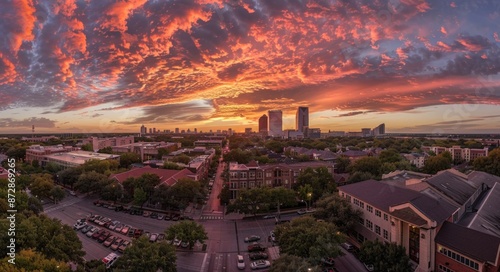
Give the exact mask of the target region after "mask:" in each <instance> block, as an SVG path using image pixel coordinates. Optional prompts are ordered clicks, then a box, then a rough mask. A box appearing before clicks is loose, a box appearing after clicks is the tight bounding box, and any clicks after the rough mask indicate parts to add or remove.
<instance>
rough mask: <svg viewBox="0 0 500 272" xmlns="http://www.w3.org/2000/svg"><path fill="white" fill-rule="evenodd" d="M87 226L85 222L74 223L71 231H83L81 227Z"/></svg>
mask: <svg viewBox="0 0 500 272" xmlns="http://www.w3.org/2000/svg"><path fill="white" fill-rule="evenodd" d="M85 226H87V223H86V222H81V221H80V222H76V223H75V224H74V225H73V229H75V230H81V229H83V227H85Z"/></svg>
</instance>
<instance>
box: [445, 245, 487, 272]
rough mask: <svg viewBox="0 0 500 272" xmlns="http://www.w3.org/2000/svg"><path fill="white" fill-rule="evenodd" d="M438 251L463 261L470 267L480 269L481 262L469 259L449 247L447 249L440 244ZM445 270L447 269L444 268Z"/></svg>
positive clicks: (460, 261)
mask: <svg viewBox="0 0 500 272" xmlns="http://www.w3.org/2000/svg"><path fill="white" fill-rule="evenodd" d="M438 252H439V253H441V254H443V255H445V256H448V258H451V259H453V260H455V261H457V262H459V263H462V264H464V265H466V266H468V267H470V268H473V269H476V270H479V264H478V263H476V262H474V261H473V260H471V259H468V258H467V257H465V256H462V255H460V254H458V253H455V252H453V251H451V250H449V249H446V248H444V247H442V246H438ZM443 271H445V270H443Z"/></svg>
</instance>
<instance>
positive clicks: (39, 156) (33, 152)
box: [24, 144, 80, 163]
mask: <svg viewBox="0 0 500 272" xmlns="http://www.w3.org/2000/svg"><path fill="white" fill-rule="evenodd" d="M77 150H80V148H79V147H73V146H63V145H61V144H60V145H52V146H41V145H31V146H29V147H28V148H27V149H26V156H25V159H24V160H25V161H26V162H27V163H32V162H33V161H34V160H37V161H38V162H39V163H41V162H42V161H45V160H46V159H45V158H46V156H47V155H51V154H56V153H66V152H70V151H77Z"/></svg>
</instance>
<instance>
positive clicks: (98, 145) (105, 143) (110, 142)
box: [82, 136, 134, 152]
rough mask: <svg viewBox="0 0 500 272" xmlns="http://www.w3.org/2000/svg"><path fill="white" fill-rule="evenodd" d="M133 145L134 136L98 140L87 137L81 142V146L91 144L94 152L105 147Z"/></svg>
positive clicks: (97, 138)
mask: <svg viewBox="0 0 500 272" xmlns="http://www.w3.org/2000/svg"><path fill="white" fill-rule="evenodd" d="M132 143H134V136H124V137H109V138H99V137H89V138H87V139H84V140H83V141H82V144H84V145H86V144H92V148H93V150H94V151H95V152H97V151H98V150H99V149H103V148H106V147H114V146H120V145H127V144H132Z"/></svg>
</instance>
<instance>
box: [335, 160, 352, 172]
mask: <svg viewBox="0 0 500 272" xmlns="http://www.w3.org/2000/svg"><path fill="white" fill-rule="evenodd" d="M350 164H351V160H349V158H348V157H347V156H340V157H337V158H336V159H335V169H336V170H337V171H338V172H339V173H346V172H347V169H348V167H349V165H350Z"/></svg>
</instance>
